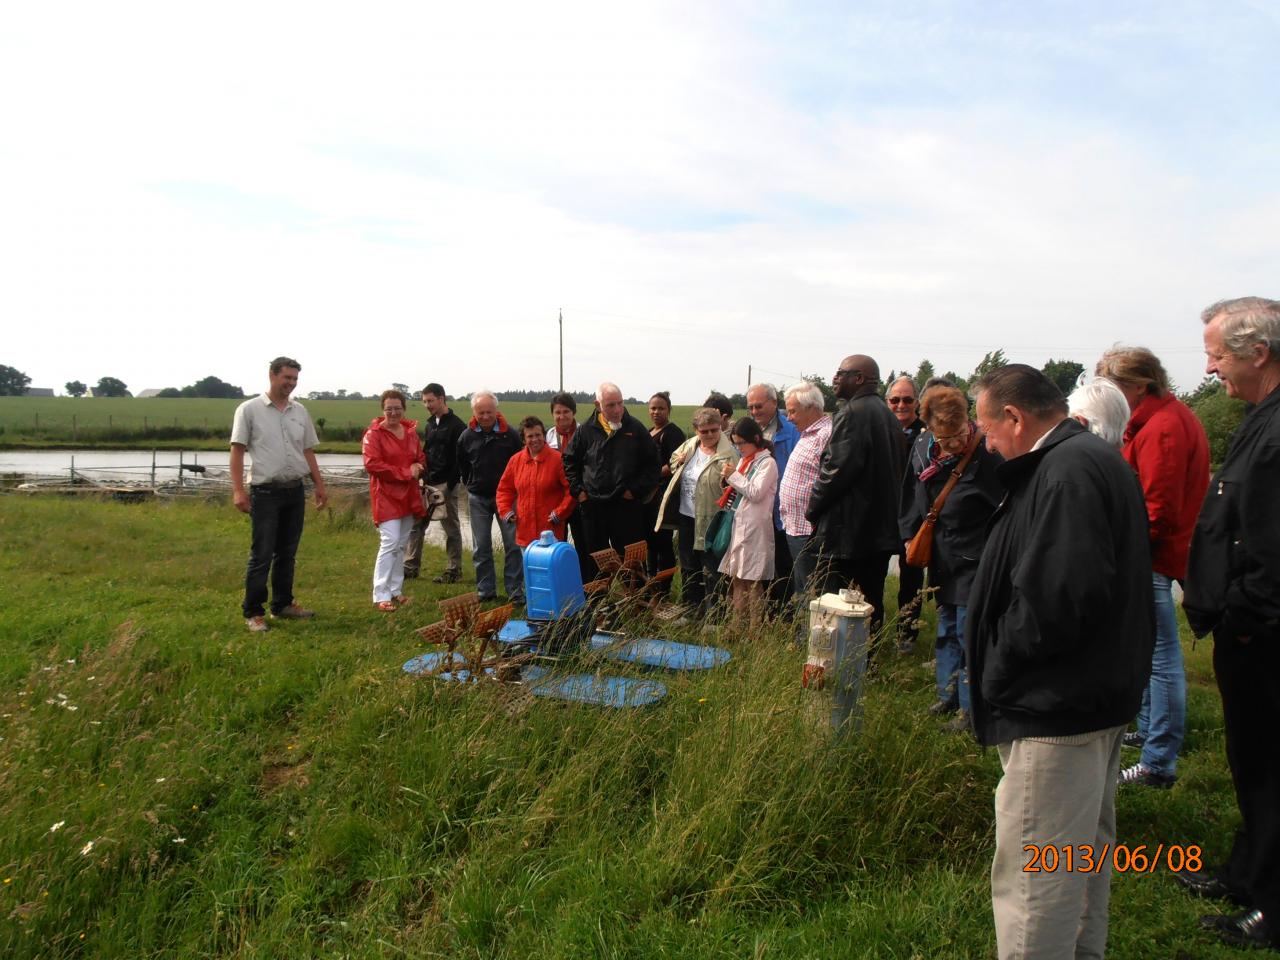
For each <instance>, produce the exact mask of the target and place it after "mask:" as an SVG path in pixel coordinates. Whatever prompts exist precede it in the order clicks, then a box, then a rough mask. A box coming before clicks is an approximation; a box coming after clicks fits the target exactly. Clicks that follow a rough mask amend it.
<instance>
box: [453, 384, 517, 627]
mask: <svg viewBox="0 0 1280 960" xmlns="http://www.w3.org/2000/svg"><path fill="white" fill-rule="evenodd" d="M523 446H524V445H523V443H521V441H520V434H519V433H517V432H516V430H515V428H514V427H512V426H510V425H509V424H508V423H507V420H506V418H505V417H504V416H503V415H502V414H501V413H499V412H498V398H497V397H495V396H494V395H493V394H492V393H490V392H489V391H488V390H477V391H476V392H475V393H473V394H471V422H470V423H469V424H468V425H467V429H466V430H464V431H463V432H462V435H461V436H460V437H458V473H459V475H460V476H461V478H462V482H463V483H465V484H466V486H467V511H468V513H469V514H470V520H471V563H472V565H473V566H474V567H475V569H476V593H478V594H479V595H480V599H481V600H494V599H496V598H497V590H498V586H497V577H496V574H495V571H494V567H493V523H494V521H495V520H497V522H498V530H499V531H500V532H501V534H502V550H503V558H502V580H503V586H504V587H505V588H506V591H507V599H508V600H510V601H511V602H512V603H523V602H524V568H523V564H522V560H523V558H522V557H521V555H520V547H519V546H518V545H517V544H516V524H515V521H514V520H504V519H503V518H502V517H500V516H499V515H498V502H497V496H498V481H499V480H501V479H502V471H504V470H505V469H506V468H507V463H508V462H509V461H510V460H511V458H512V457H514V456H515V455H516V454H517V453H519V452H520V450H521V448H522V447H523Z"/></svg>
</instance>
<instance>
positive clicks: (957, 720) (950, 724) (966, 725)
mask: <svg viewBox="0 0 1280 960" xmlns="http://www.w3.org/2000/svg"><path fill="white" fill-rule="evenodd" d="M972 730H973V724H971V723H970V722H969V711H968V710H957V711H956V715H955V716H954V717H952V718H951V719H950V720H949V721H947V722H946V723H944V724H943V725H942V732H943V733H969V732H971V731H972Z"/></svg>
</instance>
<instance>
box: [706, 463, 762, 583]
mask: <svg viewBox="0 0 1280 960" xmlns="http://www.w3.org/2000/svg"><path fill="white" fill-rule="evenodd" d="M755 469H756V465H755V464H752V465H751V466H750V468H748V470H747V475H748V476H750V475H751V473H752V472H754V471H755ZM741 502H742V494H740V493H738V491H736V490H735V491H734V492H733V496H732V497H730V498H729V505H728V506H727V507H720V508H719V509H718V510H716V512H715V514H714V515H713V516H712V517H711V523H709V524H708V525H707V534H706V536H705V537H704V538H703V543H704V545H705V546H704V549H705V550H706V551H707V553H709V554H711V555H712V556H713V557H715V558H716V559H717V560H720V559H721V558H723V557H724V555H725V554H726V553H728V552H729V544H730V543H732V542H733V515H734V514H735V513H737V512H738V504H739V503H741Z"/></svg>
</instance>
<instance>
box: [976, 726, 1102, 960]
mask: <svg viewBox="0 0 1280 960" xmlns="http://www.w3.org/2000/svg"><path fill="white" fill-rule="evenodd" d="M1124 729H1125V728H1124V727H1112V728H1110V729H1108V730H1097V731H1095V732H1093V733H1086V734H1080V735H1078V736H1070V737H1040V738H1034V739H1032V738H1026V739H1022V740H1014V741H1012V742H1010V743H1002V744H999V745H998V747H997V749H998V750H999V753H1000V766H1001V767H1002V768H1003V769H1004V776H1003V777H1001V778H1000V785H999V786H998V787H996V855H995V859H994V860H993V861H992V864H991V907H992V911H993V913H994V914H995V924H996V949H997V952H998V954H999V956H1000V958H1001V960H1024V958H1025V960H1083V958H1086V957H1089V958H1095V957H1096V958H1100V957H1102V956H1103V954H1104V953H1105V951H1106V947H1107V907H1108V900H1109V898H1110V895H1111V857H1112V851H1113V850H1114V849H1115V839H1116V802H1115V801H1116V777H1117V775H1118V774H1119V771H1120V740H1121V737H1122V736H1123V734H1124ZM1031 845H1034V846H1035V850H1029V849H1027V847H1028V846H1031ZM1050 845H1051V846H1053V847H1055V848H1056V850H1055V854H1056V856H1055V855H1054V854H1050V855H1049V865H1052V866H1056V869H1055V870H1053V871H1052V872H1050V871H1048V870H1046V869H1045V861H1044V859H1043V858H1039V859H1038V860H1037V861H1036V865H1039V866H1040V871H1039V872H1029V871H1026V870H1024V867H1025V866H1026V865H1027V863H1028V861H1031V860H1032V858H1033V857H1035V856H1036V852H1037V851H1043V850H1044V848H1045V847H1046V846H1050ZM1066 846H1070V847H1072V848H1073V849H1072V857H1071V860H1072V863H1071V866H1072V869H1071V870H1068V869H1067V857H1066V855H1065V854H1064V853H1063V848H1064V847H1066ZM1104 847H1105V848H1106V850H1107V854H1106V862H1105V863H1104V864H1103V867H1102V869H1101V870H1100V871H1097V872H1094V871H1089V870H1086V869H1084V864H1085V862H1086V860H1087V855H1088V854H1090V853H1091V854H1092V857H1093V858H1094V859H1095V860H1096V859H1099V858H1101V857H1102V851H1103V848H1104Z"/></svg>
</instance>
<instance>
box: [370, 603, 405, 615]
mask: <svg viewBox="0 0 1280 960" xmlns="http://www.w3.org/2000/svg"><path fill="white" fill-rule="evenodd" d="M374 607H375V608H376V609H378V610H381V611H382V612H383V613H395V612H396V611H397V610H399V609H400V607H399V606H398V605H397V604H396V602H395V601H394V600H383V601H381V602H380V603H375V604H374Z"/></svg>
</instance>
